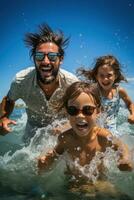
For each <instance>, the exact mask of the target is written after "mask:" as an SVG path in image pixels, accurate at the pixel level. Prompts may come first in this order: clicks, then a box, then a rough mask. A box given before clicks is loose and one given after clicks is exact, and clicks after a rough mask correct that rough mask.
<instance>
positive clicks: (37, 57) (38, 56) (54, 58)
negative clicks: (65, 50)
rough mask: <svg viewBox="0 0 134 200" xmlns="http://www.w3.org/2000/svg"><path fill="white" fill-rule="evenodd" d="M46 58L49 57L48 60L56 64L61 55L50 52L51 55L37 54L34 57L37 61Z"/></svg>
mask: <svg viewBox="0 0 134 200" xmlns="http://www.w3.org/2000/svg"><path fill="white" fill-rule="evenodd" d="M45 56H47V57H48V59H49V60H50V61H51V62H55V61H56V60H57V58H58V57H59V56H61V54H60V53H58V52H57V53H56V52H49V53H43V52H38V51H37V52H36V53H35V55H34V57H35V59H36V60H37V61H43V60H44V58H45Z"/></svg>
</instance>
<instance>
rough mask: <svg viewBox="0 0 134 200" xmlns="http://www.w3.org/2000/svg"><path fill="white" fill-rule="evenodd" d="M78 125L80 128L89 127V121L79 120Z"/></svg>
mask: <svg viewBox="0 0 134 200" xmlns="http://www.w3.org/2000/svg"><path fill="white" fill-rule="evenodd" d="M76 126H77V128H79V129H85V128H87V127H88V123H87V122H79V123H76Z"/></svg>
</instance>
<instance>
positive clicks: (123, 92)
mask: <svg viewBox="0 0 134 200" xmlns="http://www.w3.org/2000/svg"><path fill="white" fill-rule="evenodd" d="M118 91H119V94H120V96H122V95H124V94H126V93H127V92H126V90H125V89H124V88H123V87H119V89H118Z"/></svg>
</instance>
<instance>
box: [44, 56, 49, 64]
mask: <svg viewBox="0 0 134 200" xmlns="http://www.w3.org/2000/svg"><path fill="white" fill-rule="evenodd" d="M42 62H43V63H44V64H49V63H50V60H49V59H48V57H47V55H45V57H44V59H43V61H42Z"/></svg>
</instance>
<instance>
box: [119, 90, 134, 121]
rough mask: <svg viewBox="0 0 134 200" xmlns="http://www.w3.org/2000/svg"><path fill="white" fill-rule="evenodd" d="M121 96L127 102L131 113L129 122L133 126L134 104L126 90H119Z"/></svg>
mask: <svg viewBox="0 0 134 200" xmlns="http://www.w3.org/2000/svg"><path fill="white" fill-rule="evenodd" d="M119 95H120V97H121V98H122V99H123V101H124V102H125V104H126V106H127V108H128V110H129V112H130V115H129V116H128V122H129V123H131V124H134V103H133V102H132V100H131V99H130V97H129V96H128V94H127V92H126V91H125V90H124V88H119Z"/></svg>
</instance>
